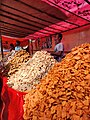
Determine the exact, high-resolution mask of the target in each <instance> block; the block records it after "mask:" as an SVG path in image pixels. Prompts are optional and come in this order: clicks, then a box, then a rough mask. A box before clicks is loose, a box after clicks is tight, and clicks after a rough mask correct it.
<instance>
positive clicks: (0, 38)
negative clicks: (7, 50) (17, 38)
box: [0, 32, 4, 58]
mask: <svg viewBox="0 0 90 120" xmlns="http://www.w3.org/2000/svg"><path fill="white" fill-rule="evenodd" d="M0 40H1V54H2V58H3V57H4V55H3V44H2V36H1V32H0Z"/></svg>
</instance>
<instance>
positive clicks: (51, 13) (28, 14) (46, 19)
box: [0, 0, 67, 37]
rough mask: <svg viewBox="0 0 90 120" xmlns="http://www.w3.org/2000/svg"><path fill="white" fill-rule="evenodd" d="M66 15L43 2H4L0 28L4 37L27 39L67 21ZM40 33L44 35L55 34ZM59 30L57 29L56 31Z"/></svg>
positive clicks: (32, 0) (4, 0)
mask: <svg viewBox="0 0 90 120" xmlns="http://www.w3.org/2000/svg"><path fill="white" fill-rule="evenodd" d="M66 19H67V17H66V15H65V14H64V13H63V12H61V11H60V10H58V9H57V8H55V7H53V6H51V5H49V4H47V3H45V2H43V1H41V0H35V1H34V0H2V2H1V8H0V28H1V34H2V35H9V36H13V37H26V36H28V35H29V34H33V33H35V32H37V31H39V30H42V29H44V28H45V27H48V26H50V25H52V24H55V23H57V22H60V21H65V20H66ZM53 30H54V28H52V27H51V30H49V29H48V30H45V32H44V31H40V33H43V34H44V35H45V34H46V33H47V32H48V33H54V31H53ZM56 30H57V29H56Z"/></svg>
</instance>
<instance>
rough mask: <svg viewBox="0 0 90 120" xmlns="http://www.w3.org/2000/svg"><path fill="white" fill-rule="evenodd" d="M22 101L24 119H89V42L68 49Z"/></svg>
mask: <svg viewBox="0 0 90 120" xmlns="http://www.w3.org/2000/svg"><path fill="white" fill-rule="evenodd" d="M24 100H25V102H24V116H23V117H24V120H90V44H82V45H80V46H78V47H75V48H74V49H72V51H71V52H70V53H69V54H67V55H66V57H65V58H64V59H63V60H62V62H61V63H57V64H55V66H54V67H53V68H52V69H51V70H50V71H49V73H48V74H47V76H46V77H45V78H44V79H43V80H42V81H41V83H40V84H39V85H37V87H36V89H33V90H31V91H30V92H29V93H28V94H26V95H25V99H24Z"/></svg>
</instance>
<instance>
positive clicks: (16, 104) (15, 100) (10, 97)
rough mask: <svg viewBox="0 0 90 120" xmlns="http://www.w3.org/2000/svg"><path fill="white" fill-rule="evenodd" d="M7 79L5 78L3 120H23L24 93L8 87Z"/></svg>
mask: <svg viewBox="0 0 90 120" xmlns="http://www.w3.org/2000/svg"><path fill="white" fill-rule="evenodd" d="M6 82H7V79H6V78H3V88H2V100H3V110H2V120H23V112H24V111H23V102H24V101H23V96H24V95H25V94H26V93H24V92H19V91H16V90H13V89H12V88H10V87H8V85H7V84H6Z"/></svg>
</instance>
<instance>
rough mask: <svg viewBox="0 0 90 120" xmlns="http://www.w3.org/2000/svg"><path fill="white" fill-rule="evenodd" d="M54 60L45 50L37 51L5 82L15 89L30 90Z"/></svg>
mask: <svg viewBox="0 0 90 120" xmlns="http://www.w3.org/2000/svg"><path fill="white" fill-rule="evenodd" d="M55 62H56V61H55V59H54V58H53V56H51V55H50V54H49V53H48V52H47V51H37V52H36V53H35V54H34V55H33V57H32V59H30V60H29V61H28V62H26V64H23V66H22V67H21V68H20V69H19V71H18V72H16V73H15V74H14V75H12V76H11V77H10V78H9V80H8V83H7V84H8V85H9V86H10V87H12V88H13V89H15V90H19V91H26V90H31V89H32V88H35V85H36V84H38V83H39V82H40V80H41V79H42V78H43V77H44V76H45V75H46V74H47V73H48V71H49V70H50V68H51V67H52V66H53V65H54V64H55Z"/></svg>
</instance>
